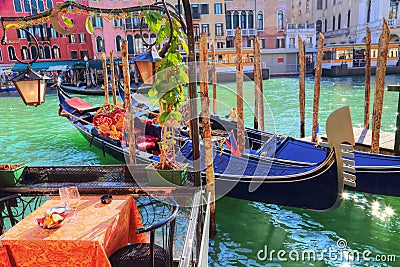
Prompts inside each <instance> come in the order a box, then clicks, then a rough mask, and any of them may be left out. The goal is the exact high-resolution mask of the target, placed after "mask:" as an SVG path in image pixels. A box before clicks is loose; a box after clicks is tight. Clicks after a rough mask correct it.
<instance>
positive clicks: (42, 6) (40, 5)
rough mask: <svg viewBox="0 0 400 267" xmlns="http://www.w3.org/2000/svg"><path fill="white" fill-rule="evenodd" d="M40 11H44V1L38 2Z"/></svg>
mask: <svg viewBox="0 0 400 267" xmlns="http://www.w3.org/2000/svg"><path fill="white" fill-rule="evenodd" d="M38 5H39V10H40V12H43V11H44V3H43V0H38Z"/></svg>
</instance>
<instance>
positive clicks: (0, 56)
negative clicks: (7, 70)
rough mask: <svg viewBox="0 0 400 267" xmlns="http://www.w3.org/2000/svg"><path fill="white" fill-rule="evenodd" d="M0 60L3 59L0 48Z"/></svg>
mask: <svg viewBox="0 0 400 267" xmlns="http://www.w3.org/2000/svg"><path fill="white" fill-rule="evenodd" d="M0 60H1V61H3V54H2V53H1V49H0Z"/></svg>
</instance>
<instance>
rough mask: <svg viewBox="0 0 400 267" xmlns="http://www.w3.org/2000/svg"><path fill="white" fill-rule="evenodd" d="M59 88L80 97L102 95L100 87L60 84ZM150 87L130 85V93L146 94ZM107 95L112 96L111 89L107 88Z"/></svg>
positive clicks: (102, 91)
mask: <svg viewBox="0 0 400 267" xmlns="http://www.w3.org/2000/svg"><path fill="white" fill-rule="evenodd" d="M60 87H61V88H62V89H63V90H64V91H65V92H68V93H72V94H80V95H104V89H103V88H102V87H99V86H96V87H87V86H85V85H82V86H76V85H72V84H64V83H62V84H61V85H60ZM150 88H151V86H148V85H140V84H139V85H135V84H131V91H132V92H137V93H141V94H147V92H148V91H149V89H150ZM108 93H109V94H112V89H111V88H110V87H109V88H108Z"/></svg>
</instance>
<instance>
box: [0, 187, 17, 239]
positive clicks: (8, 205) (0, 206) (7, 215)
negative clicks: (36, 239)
mask: <svg viewBox="0 0 400 267" xmlns="http://www.w3.org/2000/svg"><path fill="white" fill-rule="evenodd" d="M20 199H21V194H13V195H9V196H5V197H1V198H0V233H1V234H2V233H4V232H5V231H6V228H7V227H6V221H8V223H9V225H10V226H14V225H15V224H17V222H18V220H17V219H16V217H17V216H18V215H20V214H19V212H18V211H16V210H15V207H17V206H18V201H19V200H20Z"/></svg>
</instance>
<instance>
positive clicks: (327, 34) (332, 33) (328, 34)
mask: <svg viewBox="0 0 400 267" xmlns="http://www.w3.org/2000/svg"><path fill="white" fill-rule="evenodd" d="M349 33H350V30H349V29H348V28H347V29H340V30H336V31H330V32H325V33H324V36H325V37H334V36H338V35H343V34H349Z"/></svg>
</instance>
